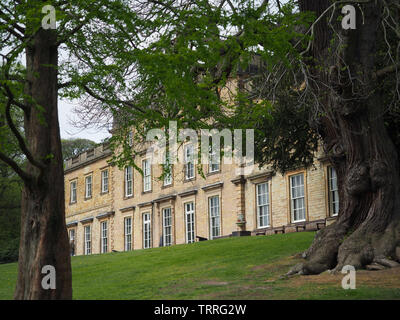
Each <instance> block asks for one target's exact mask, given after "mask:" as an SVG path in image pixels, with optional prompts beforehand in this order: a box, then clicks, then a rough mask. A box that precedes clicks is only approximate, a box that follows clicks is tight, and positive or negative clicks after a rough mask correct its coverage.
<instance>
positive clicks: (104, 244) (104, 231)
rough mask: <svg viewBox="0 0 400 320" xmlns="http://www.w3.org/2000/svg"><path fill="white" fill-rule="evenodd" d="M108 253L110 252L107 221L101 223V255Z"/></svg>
mask: <svg viewBox="0 0 400 320" xmlns="http://www.w3.org/2000/svg"><path fill="white" fill-rule="evenodd" d="M104 226H105V228H104ZM107 252H108V221H107V220H106V221H101V222H100V253H107Z"/></svg>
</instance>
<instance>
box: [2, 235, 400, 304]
mask: <svg viewBox="0 0 400 320" xmlns="http://www.w3.org/2000/svg"><path fill="white" fill-rule="evenodd" d="M313 236H314V233H313V232H299V233H291V234H279V235H272V236H257V237H241V238H229V239H220V240H213V241H204V242H197V243H193V244H188V245H177V246H173V247H167V248H155V249H147V250H137V251H132V252H121V253H109V254H102V255H91V256H79V257H73V258H72V276H73V295H74V299H400V268H396V269H388V270H382V271H358V272H357V276H356V280H357V283H356V286H357V289H355V290H344V289H342V287H341V280H342V278H343V276H344V275H342V274H338V275H330V274H328V273H323V274H321V275H318V276H295V277H292V278H289V279H279V276H280V275H282V274H285V273H286V272H287V271H288V270H289V268H290V267H291V266H292V265H294V264H295V263H297V262H299V261H300V259H297V258H295V257H294V256H295V255H296V254H297V253H299V252H302V251H303V250H305V249H306V248H307V247H308V246H309V244H310V243H311V241H312V239H313ZM16 276H17V264H16V263H12V264H4V265H0V299H12V296H13V291H14V287H15V282H16Z"/></svg>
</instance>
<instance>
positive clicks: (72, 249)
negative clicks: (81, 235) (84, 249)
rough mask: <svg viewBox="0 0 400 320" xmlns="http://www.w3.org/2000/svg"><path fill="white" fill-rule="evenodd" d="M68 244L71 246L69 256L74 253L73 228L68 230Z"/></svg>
mask: <svg viewBox="0 0 400 320" xmlns="http://www.w3.org/2000/svg"><path fill="white" fill-rule="evenodd" d="M69 244H70V248H71V256H74V255H75V229H70V230H69Z"/></svg>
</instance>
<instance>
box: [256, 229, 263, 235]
mask: <svg viewBox="0 0 400 320" xmlns="http://www.w3.org/2000/svg"><path fill="white" fill-rule="evenodd" d="M256 236H265V230H257V231H256Z"/></svg>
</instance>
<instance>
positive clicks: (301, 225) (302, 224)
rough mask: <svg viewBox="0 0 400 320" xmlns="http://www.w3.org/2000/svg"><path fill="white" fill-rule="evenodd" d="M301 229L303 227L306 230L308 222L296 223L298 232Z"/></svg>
mask: <svg viewBox="0 0 400 320" xmlns="http://www.w3.org/2000/svg"><path fill="white" fill-rule="evenodd" d="M299 229H303V231H305V230H306V224H305V223H301V224H296V232H299Z"/></svg>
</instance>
